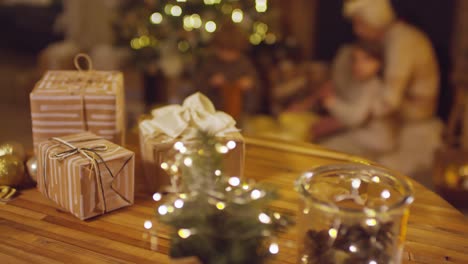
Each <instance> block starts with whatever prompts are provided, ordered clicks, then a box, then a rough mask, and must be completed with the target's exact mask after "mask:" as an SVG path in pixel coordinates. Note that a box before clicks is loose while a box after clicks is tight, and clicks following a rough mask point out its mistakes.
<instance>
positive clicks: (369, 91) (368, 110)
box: [314, 42, 395, 157]
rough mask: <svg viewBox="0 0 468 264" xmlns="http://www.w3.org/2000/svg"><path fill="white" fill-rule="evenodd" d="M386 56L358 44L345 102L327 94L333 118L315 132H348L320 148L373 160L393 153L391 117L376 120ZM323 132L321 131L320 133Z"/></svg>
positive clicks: (393, 139) (325, 98)
mask: <svg viewBox="0 0 468 264" xmlns="http://www.w3.org/2000/svg"><path fill="white" fill-rule="evenodd" d="M382 57H383V55H382V52H381V50H380V49H379V47H378V46H374V45H372V44H369V43H365V42H358V43H356V44H354V46H353V48H352V59H351V60H352V61H351V65H352V67H351V68H352V79H353V82H351V83H350V84H349V86H348V87H347V89H349V92H348V93H347V96H346V98H344V97H343V96H342V97H340V96H338V95H335V94H334V93H333V92H332V91H331V90H330V91H329V92H328V94H327V93H324V96H323V99H322V100H323V104H324V106H325V108H326V109H327V110H328V111H329V112H330V115H331V117H330V118H326V119H324V120H322V121H321V122H319V123H318V124H317V125H316V126H315V128H314V130H315V132H316V134H317V135H320V134H321V132H323V128H322V127H326V126H329V127H333V128H334V129H337V128H345V129H346V130H347V131H345V132H344V133H341V134H338V135H336V136H333V137H330V138H327V139H326V140H324V141H323V142H321V145H324V146H326V147H328V148H331V149H334V150H338V151H342V152H347V153H351V154H355V155H361V156H368V157H374V156H375V155H379V154H382V153H386V152H388V151H391V150H392V149H393V147H394V145H395V135H394V132H393V122H392V118H391V117H383V118H374V117H373V112H374V111H375V109H376V108H377V107H378V106H376V103H375V102H376V101H377V99H378V98H379V97H381V96H383V93H384V90H383V89H384V86H383V83H382V81H381V79H380V78H379V75H380V74H381V72H382V64H383V58H382ZM321 130H322V131H321Z"/></svg>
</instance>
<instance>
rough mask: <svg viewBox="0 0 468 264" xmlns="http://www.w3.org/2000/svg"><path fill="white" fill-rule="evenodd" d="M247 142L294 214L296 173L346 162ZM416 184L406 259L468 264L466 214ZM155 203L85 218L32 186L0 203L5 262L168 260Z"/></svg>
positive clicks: (252, 162)
mask: <svg viewBox="0 0 468 264" xmlns="http://www.w3.org/2000/svg"><path fill="white" fill-rule="evenodd" d="M247 142H248V147H247V164H246V177H248V178H254V179H256V180H257V181H263V182H268V183H271V184H274V185H276V186H278V187H279V188H280V193H281V195H282V198H281V200H279V201H277V202H275V204H274V205H273V207H274V208H276V210H279V211H283V212H289V213H293V214H295V212H296V211H297V210H298V204H299V197H298V195H297V194H296V193H295V192H294V190H293V182H294V180H295V179H296V178H297V177H298V175H299V174H300V173H301V172H303V171H305V170H307V169H310V168H312V167H315V166H317V165H322V164H326V163H331V162H342V160H341V159H342V158H344V159H347V157H345V156H337V155H335V154H333V153H329V152H326V151H322V150H311V149H310V148H309V147H305V146H303V145H291V144H281V143H272V142H268V141H263V140H256V139H248V141H247ZM348 160H349V159H348ZM141 176H142V175H141V174H139V172H138V174H137V177H138V179H142V178H143V177H141ZM138 186H139V187H138V188H142V186H143V185H142V182H141V181H140V183H139V184H138ZM415 187H416V201H415V203H414V206H413V207H412V209H411V215H410V219H409V228H408V236H407V242H406V247H405V253H404V261H403V263H427V264H429V263H434V264H436V263H437V264H438V263H468V223H467V221H466V219H465V218H464V217H463V215H462V214H461V213H459V212H458V211H456V210H455V209H454V208H452V207H451V206H450V205H449V204H447V203H446V202H445V201H443V200H442V199H440V198H439V197H438V196H436V195H435V194H434V193H432V192H430V191H428V190H426V189H424V188H423V187H422V186H421V185H419V184H415ZM155 208H156V203H155V202H154V201H152V200H151V195H150V194H146V193H144V192H142V191H139V192H138V197H137V199H136V204H135V205H134V206H131V207H128V208H124V209H121V210H118V211H115V212H112V213H109V214H106V215H103V216H101V217H97V218H95V219H92V220H90V221H80V220H78V219H76V218H75V217H73V216H71V215H70V214H67V213H63V212H59V211H57V210H56V209H55V208H54V207H53V206H52V205H51V204H50V203H49V202H48V201H47V200H46V199H45V198H44V197H42V196H41V195H40V194H39V193H38V192H37V191H36V190H35V189H30V190H26V191H23V193H22V194H21V195H20V196H19V197H18V198H16V199H15V200H13V201H11V202H10V203H8V204H6V205H1V204H0V240H1V241H2V242H1V243H0V260H1V261H0V263H169V262H170V260H169V259H168V257H167V256H166V254H167V252H168V245H169V241H168V230H167V229H165V228H164V227H162V226H160V225H158V223H157V222H156V221H155V220H154V214H155ZM147 220H150V221H153V228H152V229H151V230H146V229H145V228H144V227H143V224H144V222H145V221H147ZM296 236H297V234H296V229H295V228H293V229H291V230H290V232H288V233H287V234H285V235H283V236H282V237H281V239H280V247H281V248H280V253H279V255H278V256H277V258H276V259H274V260H273V261H272V262H271V263H296V256H297V247H296Z"/></svg>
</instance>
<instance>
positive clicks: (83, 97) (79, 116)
mask: <svg viewBox="0 0 468 264" xmlns="http://www.w3.org/2000/svg"><path fill="white" fill-rule="evenodd" d="M123 89H124V88H123V75H122V73H121V72H113V71H48V72H47V73H46V74H45V75H44V76H43V77H42V79H41V80H40V81H39V82H38V83H37V84H36V86H35V87H34V89H33V91H32V92H31V94H30V101H31V117H32V132H33V142H34V149H35V151H37V146H38V144H39V143H40V142H43V141H45V140H48V139H49V138H50V137H60V136H64V135H69V134H75V133H80V132H84V131H91V132H93V133H94V134H96V135H99V136H100V137H102V138H105V139H107V140H110V141H112V142H114V143H116V144H118V145H123V144H124V138H125V99H124V90H123Z"/></svg>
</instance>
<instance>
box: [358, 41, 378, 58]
mask: <svg viewBox="0 0 468 264" xmlns="http://www.w3.org/2000/svg"><path fill="white" fill-rule="evenodd" d="M354 48H357V49H360V50H363V51H364V52H366V53H367V54H368V55H369V56H371V57H372V58H374V59H376V60H379V61H383V59H384V54H383V49H382V47H381V45H377V44H375V43H371V42H368V41H358V42H356V43H355V44H354Z"/></svg>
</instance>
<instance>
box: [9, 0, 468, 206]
mask: <svg viewBox="0 0 468 264" xmlns="http://www.w3.org/2000/svg"><path fill="white" fill-rule="evenodd" d="M344 2H346V1H343V0H290V1H282V0H166V1H163V0H144V1H130V0H63V1H60V0H0V34H1V36H2V38H1V41H0V85H1V89H0V101H1V103H0V118H1V119H0V120H2V121H3V125H2V128H1V133H0V141H19V142H21V143H23V144H25V145H26V146H28V147H31V146H32V139H31V118H30V109H29V93H30V92H31V90H32V89H33V87H34V84H35V83H36V82H37V81H38V80H39V79H40V78H41V76H42V75H43V74H44V73H45V71H47V70H49V69H67V70H74V69H75V68H74V66H73V58H74V56H75V55H76V54H77V53H79V52H84V53H87V54H89V55H90V57H91V58H92V60H93V67H94V69H95V70H119V71H122V72H123V73H124V76H125V82H126V84H125V89H126V106H127V116H128V125H129V127H135V126H136V125H137V120H138V117H139V116H140V115H142V114H144V113H148V112H149V110H150V109H152V108H153V107H155V106H159V105H164V104H168V103H181V102H182V101H183V99H184V98H185V97H186V96H187V95H189V94H191V93H192V92H194V91H197V90H201V91H203V92H205V93H208V94H209V93H210V91H209V90H205V89H206V86H209V85H212V84H213V82H216V80H217V81H219V82H221V83H223V84H224V83H225V85H222V86H223V87H224V86H226V87H230V88H226V89H228V91H230V92H227V93H224V94H223V96H224V97H227V99H226V98H224V101H225V104H224V105H223V106H220V108H223V107H224V108H226V109H222V110H226V111H228V112H229V113H231V114H232V115H233V116H234V117H235V118H236V119H237V120H238V122H239V125H240V126H242V128H243V130H244V131H245V132H246V133H248V134H251V135H255V136H261V137H267V138H275V139H279V140H292V141H308V142H313V143H320V142H321V141H320V140H318V137H316V136H315V135H314V132H313V131H312V130H313V129H312V130H311V127H313V126H314V124H313V123H314V122H316V121H317V120H318V119H320V118H321V115H322V114H325V115H326V114H327V111H326V109H323V107H315V106H313V107H311V109H308V110H307V111H288V109H291V105H292V106H294V105H295V103H296V102H297V101H300V99H301V98H304V97H307V96H308V95H309V93H310V91H318V90H320V87H322V86H323V85H324V84H326V83H327V82H328V81H329V80H330V79H331V78H332V77H331V75H332V74H331V69H332V67H333V63H334V60H335V58H336V56H337V53H338V50H339V49H340V47H342V46H343V45H345V44H347V43H353V42H355V41H356V40H357V37H356V34H354V32H353V24H352V23H351V21H350V20H349V19H347V18H346V17H344V16H343V9H344ZM355 2H359V1H355ZM363 2H365V1H363ZM391 4H392V8H393V9H394V11H395V13H396V15H397V17H398V19H399V21H403V22H405V23H408V24H411V25H413V26H415V27H416V28H417V29H418V30H420V31H421V32H423V33H424V34H425V35H426V36H427V37H428V39H429V40H430V43H431V44H432V46H433V48H434V50H435V55H436V56H435V57H436V60H437V65H438V67H439V71H440V84H439V87H440V88H439V92H438V94H437V111H436V112H437V113H436V116H437V119H438V120H441V121H442V123H443V124H444V128H443V129H441V131H445V130H446V128H447V124H448V123H449V119H450V118H449V116H450V115H451V113H452V112H453V108H454V106H455V105H456V104H455V102H456V101H457V100H458V99H459V98H458V99H457V96H456V94H457V93H456V91H457V90H459V89H460V90H463V87H464V78H463V77H464V76H463V75H464V74H463V72H464V60H465V57H466V56H467V48H468V43H467V40H466V38H467V37H466V36H468V28H467V27H468V23H467V22H465V20H467V21H468V16H467V15H466V14H468V5H467V3H465V1H464V0H458V1H457V0H445V1H440V0H412V1H405V0H392V1H391ZM233 25H234V27H235V28H234V27H233ZM223 32H224V34H223ZM417 48H418V47H414V49H417ZM228 50H231V53H229V52H228ZM233 50H234V51H235V52H232V51H233ZM223 52H224V53H223ZM239 54H240V55H239ZM236 56H242V59H243V60H244V61H238V63H237V62H236V63H232V64H228V65H232V67H231V66H228V67H225V65H224V64H223V63H224V62H223V59H222V58H224V57H226V58H228V59H227V61H229V60H230V59H229V57H233V58H234V59H233V61H236V59H235V58H237V57H236ZM220 58H221V59H220ZM223 67H224V68H223ZM218 69H222V70H220V71H225V72H222V74H218V75H217V74H216V71H217V70H218ZM210 74H212V75H210ZM230 76H240V77H239V78H240V79H239V80H241V79H242V78H243V77H245V76H248V77H249V78H247V80H244V79H242V81H245V82H244V83H246V84H248V85H246V87H248V86H255V90H254V91H253V90H252V89H246V90H248V92H246V94H249V95H248V98H245V96H244V97H242V98H240V99H239V100H237V99H236V100H234V99H233V98H237V97H239V94H236V93H232V91H234V90H235V89H234V88H232V87H233V86H235V85H234V83H236V81H237V80H236V79H235V77H232V78H231V77H230ZM215 77H220V78H215ZM203 78H205V79H206V78H208V79H209V80H208V84H206V83H207V80H203ZM210 78H211V79H210ZM229 83H231V84H229ZM223 89H224V88H223ZM240 89H241V90H242V85H241V88H240ZM458 97H460V96H458ZM214 98H215V97H214ZM463 98H464V97H463ZM218 99H219V100H221V101H223V98H221V99H220V98H218ZM234 101H237V103H233V102H234ZM458 101H460V100H458ZM461 101H463V100H461ZM215 104H216V105H217V106H218V103H217V102H216V100H215ZM288 112H293V113H294V114H287V113H288ZM462 116H463V115H462ZM460 123H461V125H458V126H455V125H454V127H456V129H454V130H456V132H457V135H458V136H463V129H462V128H463V118H461V119H460ZM439 136H440V140H441V142H442V144H439V145H438V146H437V147H434V149H433V152H434V153H435V152H436V149H438V148H439V149H440V148H441V146H446V145H444V144H443V142H444V133H443V132H440V133H439ZM382 140H384V139H382ZM397 144H398V143H397ZM455 148H456V149H457V151H463V150H464V148H463V147H461V146H458V145H457V146H456V147H455ZM424 151H425V150H421V152H424ZM434 153H429V154H430V157H431V160H430V161H429V160H428V161H426V162H425V163H423V165H424V166H422V165H421V166H422V167H421V166H419V167H417V168H406V167H405V170H404V172H405V173H407V174H410V175H411V176H413V177H415V178H416V179H417V180H419V181H420V182H422V183H423V184H425V185H426V186H428V187H430V188H435V187H434V183H435V182H436V181H435V180H434V179H433V178H434V177H439V176H434V177H433V175H435V174H437V173H436V170H435V169H434V167H433V165H434V164H433V162H432V157H433V155H434ZM401 157H406V156H404V155H400V158H401ZM376 160H377V159H376ZM407 162H408V161H407ZM409 162H411V160H410V161H409ZM394 164H396V165H393V166H394V168H395V169H400V168H403V167H401V166H399V165H398V162H397V163H394ZM462 165H463V164H462ZM402 166H406V165H402ZM460 166H461V165H460ZM460 166H459V167H460ZM410 167H411V166H410ZM457 168H458V167H457ZM401 170H403V169H401ZM461 171H462V170H461V169H460V170H457V172H456V173H455V174H456V175H457V177H458V178H457V179H456V180H454V179H453V176H452V178H450V179H451V182H452V187H454V186H455V187H456V188H459V190H460V191H463V190H465V189H464V188H465V187H466V189H468V180H466V181H465V178H466V179H468V178H467V177H465V176H464V174H463V173H460V172H461ZM465 171H466V170H465ZM439 174H444V173H443V172H440V173H439ZM444 175H445V174H444ZM441 177H442V178H443V177H445V176H441ZM453 182H455V185H453ZM441 184H442V185H443V183H441ZM463 186H465V187H463ZM462 193H463V192H462ZM461 195H462V197H465V196H463V194H461Z"/></svg>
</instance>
